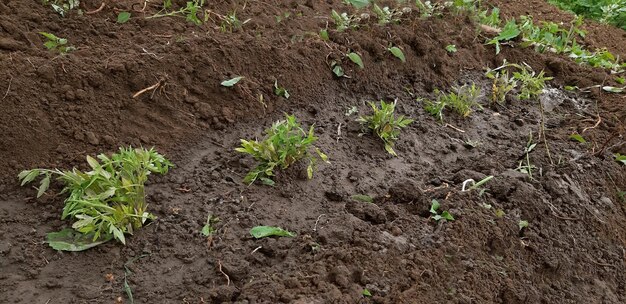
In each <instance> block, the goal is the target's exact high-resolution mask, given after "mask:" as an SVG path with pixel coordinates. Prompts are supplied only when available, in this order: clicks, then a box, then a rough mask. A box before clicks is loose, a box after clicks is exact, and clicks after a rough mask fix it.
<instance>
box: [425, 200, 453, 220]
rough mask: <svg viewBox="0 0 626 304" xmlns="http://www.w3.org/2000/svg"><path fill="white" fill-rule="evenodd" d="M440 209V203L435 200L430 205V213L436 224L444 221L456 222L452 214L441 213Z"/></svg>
mask: <svg viewBox="0 0 626 304" xmlns="http://www.w3.org/2000/svg"><path fill="white" fill-rule="evenodd" d="M439 207H441V205H440V204H439V201H437V200H436V199H433V200H432V201H431V205H430V213H431V214H432V219H433V220H435V222H439V221H440V220H442V219H444V220H446V221H454V216H452V214H450V212H448V211H442V212H441V213H439V211H438V210H439Z"/></svg>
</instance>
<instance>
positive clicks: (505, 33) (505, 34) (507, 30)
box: [487, 20, 521, 55]
mask: <svg viewBox="0 0 626 304" xmlns="http://www.w3.org/2000/svg"><path fill="white" fill-rule="evenodd" d="M520 33H521V31H520V29H519V27H518V26H517V24H516V23H515V20H511V21H509V22H507V24H506V25H504V28H503V29H502V31H501V32H500V34H499V35H498V36H496V37H494V38H493V39H491V40H489V41H488V42H487V44H494V45H495V46H496V55H497V54H500V43H501V42H503V41H507V40H511V39H513V38H515V37H517V36H519V34H520Z"/></svg>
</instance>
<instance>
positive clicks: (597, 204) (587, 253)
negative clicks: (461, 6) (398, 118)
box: [0, 0, 626, 303]
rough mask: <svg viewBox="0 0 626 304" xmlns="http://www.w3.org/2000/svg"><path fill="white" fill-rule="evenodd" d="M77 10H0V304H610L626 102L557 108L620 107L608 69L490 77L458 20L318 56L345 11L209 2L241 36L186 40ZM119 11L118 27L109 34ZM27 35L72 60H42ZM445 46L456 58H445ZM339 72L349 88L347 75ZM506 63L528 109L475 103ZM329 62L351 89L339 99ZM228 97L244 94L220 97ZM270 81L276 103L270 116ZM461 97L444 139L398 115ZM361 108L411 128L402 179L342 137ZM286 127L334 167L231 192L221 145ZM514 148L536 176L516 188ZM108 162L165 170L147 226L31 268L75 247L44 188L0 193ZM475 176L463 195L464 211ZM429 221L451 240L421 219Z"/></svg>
mask: <svg viewBox="0 0 626 304" xmlns="http://www.w3.org/2000/svg"><path fill="white" fill-rule="evenodd" d="M173 2H174V4H175V5H176V6H179V5H181V4H183V1H173ZM486 2H488V3H484V4H485V5H496V6H498V7H500V8H501V10H502V14H503V16H504V17H509V18H510V17H514V16H519V15H525V14H530V15H533V16H534V17H535V19H537V20H550V21H556V22H563V23H564V24H567V22H569V21H570V20H571V18H572V15H570V14H568V13H565V12H562V11H559V10H558V9H556V8H554V7H552V6H550V5H548V4H546V3H545V2H544V1H538V0H525V1H486ZM144 5H145V6H144ZM81 6H82V10H83V11H84V12H90V13H89V14H87V13H85V14H82V15H79V14H76V13H72V14H70V15H69V16H68V17H65V18H61V17H60V16H58V15H57V14H56V13H55V12H54V11H52V10H51V9H50V8H48V7H45V6H43V5H41V4H40V2H39V1H18V0H3V1H1V2H0V59H1V60H0V81H1V82H0V159H2V162H0V257H1V259H0V302H2V303H131V301H130V299H129V297H128V295H127V293H126V291H125V290H126V289H130V290H132V294H133V298H134V302H135V303H625V302H626V272H625V271H624V270H625V269H626V224H624V223H626V208H625V207H626V204H625V203H626V202H625V201H624V197H623V194H622V196H620V193H623V191H626V169H625V166H623V165H620V164H619V163H618V162H616V161H614V159H613V155H614V154H615V153H621V154H626V144H625V140H624V135H625V131H624V126H625V125H626V98H624V95H623V94H622V95H620V94H609V93H606V92H603V91H601V90H599V89H591V91H590V92H588V93H576V92H565V91H562V90H561V89H560V88H562V87H563V86H564V85H572V86H573V85H575V86H579V87H581V88H582V87H589V86H593V85H597V84H609V85H616V84H615V82H614V78H615V77H614V76H613V75H610V73H609V72H608V71H604V70H601V69H594V68H589V67H585V66H580V65H577V64H575V63H573V62H572V61H570V60H569V59H568V58H566V57H564V56H560V55H554V54H549V53H546V54H539V53H535V52H534V51H533V50H532V49H524V48H520V47H519V46H505V47H503V51H502V53H501V54H499V55H497V56H496V55H495V51H494V49H493V47H492V46H486V45H484V41H485V36H484V35H485V34H478V33H477V31H476V26H475V24H473V23H472V22H471V20H470V19H469V18H468V17H467V16H462V15H460V16H459V15H454V14H444V16H443V17H441V18H428V19H421V18H419V16H418V15H417V14H416V13H410V14H405V15H404V16H403V18H402V20H401V22H400V23H399V24H392V25H386V26H379V25H377V24H376V22H375V20H370V21H366V24H365V25H364V26H362V27H361V28H359V29H358V30H350V31H346V32H343V33H337V32H334V31H330V40H329V41H324V40H322V39H320V38H319V35H318V33H319V30H320V29H321V28H324V27H326V24H327V23H328V22H329V18H328V16H330V11H331V9H333V8H334V9H336V10H340V11H349V10H350V11H351V10H352V9H351V8H349V7H348V6H346V5H345V4H343V3H342V1H314V0H309V1H299V2H296V1H282V0H276V1H254V0H253V1H215V3H214V2H212V1H210V3H208V4H207V8H208V9H210V10H211V11H212V13H211V16H217V14H219V15H226V14H228V13H229V12H232V11H235V10H236V12H237V16H238V18H239V19H240V20H242V21H243V20H247V19H250V21H249V22H247V23H246V24H245V25H244V26H243V27H242V28H241V29H237V30H234V31H233V32H229V31H226V32H224V31H222V30H220V27H219V25H220V22H219V21H218V20H217V17H213V18H211V20H209V21H208V22H207V23H205V24H203V25H201V26H196V25H193V24H191V23H188V22H186V21H185V19H184V18H175V17H171V18H154V19H144V18H143V17H144V16H150V15H153V14H154V13H156V12H157V11H158V10H159V5H157V4H156V3H153V2H149V1H146V2H143V1H104V7H103V9H102V10H99V11H97V8H98V7H100V6H101V1H93V0H86V1H81ZM94 11H95V12H94ZM120 11H132V14H133V18H131V19H130V21H129V22H127V23H124V24H118V23H116V18H117V12H120ZM286 13H288V14H286ZM277 16H281V17H280V22H278V21H279V19H277ZM584 28H585V29H586V30H587V31H588V35H587V38H585V41H584V43H585V44H586V45H587V46H588V47H590V48H601V47H607V48H608V49H609V50H611V51H612V52H614V53H615V54H616V55H620V57H622V58H626V32H624V31H623V30H620V29H617V28H611V27H609V26H606V25H602V24H599V23H595V22H586V23H585V25H584ZM41 31H44V32H51V33H55V34H56V35H57V36H60V37H64V38H67V39H68V40H69V42H70V43H71V44H72V45H74V46H76V47H77V50H75V51H73V52H71V53H69V54H68V55H65V56H60V55H58V54H54V53H52V52H49V51H48V50H46V49H44V48H43V47H42V44H43V41H42V38H41V36H40V35H39V34H38V32H41ZM450 44H454V45H456V48H457V49H458V51H457V52H455V53H448V52H447V51H446V50H445V47H446V46H447V45H450ZM389 45H394V46H398V47H400V48H401V49H403V50H404V53H405V55H406V58H407V60H406V63H401V62H400V61H399V60H398V59H396V58H394V57H393V56H391V55H390V53H389V52H387V51H386V48H387V47H388V46H389ZM349 51H354V52H357V53H359V54H361V57H362V58H363V62H364V64H365V68H364V69H359V68H358V67H356V66H355V65H354V64H352V63H351V62H349V60H346V58H345V57H344V54H345V53H348V52H349ZM503 59H506V60H507V61H509V62H517V63H522V62H526V63H528V64H529V65H530V66H532V67H533V68H534V69H535V70H537V71H539V70H545V71H546V74H547V75H548V76H551V77H554V80H553V81H551V82H550V88H548V89H547V90H546V92H545V94H544V95H543V96H542V97H541V104H542V105H543V107H540V106H539V105H540V103H539V102H537V101H534V102H533V101H519V100H515V99H512V100H509V102H507V103H506V104H505V105H504V106H494V105H490V104H489V101H488V100H489V96H488V94H489V93H487V92H489V90H490V89H491V84H490V83H489V81H488V80H487V79H486V78H485V77H484V68H485V67H492V68H493V67H496V66H499V65H501V63H502V61H503ZM332 61H335V62H337V63H339V64H341V65H342V66H343V68H344V69H345V73H346V75H347V76H348V77H344V78H337V77H335V76H334V75H333V73H332V72H331V69H330V67H329V65H330V63H331V62H332ZM234 76H244V77H245V78H244V79H243V80H242V81H241V82H240V83H238V84H237V85H236V86H234V87H232V88H227V87H223V86H220V83H221V82H222V81H223V80H226V79H229V78H232V77H234ZM275 81H277V82H278V83H279V84H280V85H281V86H284V87H285V88H286V89H287V90H288V91H289V93H290V95H291V97H290V98H289V99H285V98H283V97H277V96H276V95H275V94H274V92H273V85H274V83H275ZM471 81H474V82H475V83H476V84H477V85H478V86H479V87H481V88H482V92H483V94H482V95H481V99H480V102H481V104H483V106H484V109H483V110H480V111H476V112H474V113H472V115H471V116H469V117H467V118H461V117H458V116H456V115H454V114H452V113H447V114H449V115H447V116H446V117H445V119H446V120H445V122H446V123H439V122H437V121H436V120H435V119H434V118H433V117H431V116H430V115H428V114H427V113H426V112H425V111H424V110H423V106H422V104H421V102H419V101H418V100H417V99H418V97H423V98H432V97H433V91H434V90H435V89H443V90H446V89H447V88H449V87H451V86H453V85H461V84H464V83H469V82H471ZM155 84H159V86H158V87H157V88H156V89H152V90H147V91H146V92H145V93H143V94H140V95H139V96H136V97H135V98H133V96H134V95H135V94H136V93H137V92H140V91H142V90H143V89H146V88H149V87H151V86H153V85H155ZM376 100H387V101H393V100H397V109H398V110H397V111H398V112H399V113H401V114H403V115H407V116H409V117H411V118H413V119H415V122H414V123H413V124H411V125H410V126H409V127H408V128H406V129H405V130H403V132H402V134H401V136H400V139H399V141H398V142H397V144H396V151H397V152H398V157H391V156H390V155H389V154H387V153H386V152H385V150H384V149H383V146H382V144H381V142H380V141H379V140H377V139H376V138H374V137H372V136H371V135H363V136H361V132H362V130H361V128H360V126H359V124H358V123H357V122H355V119H356V116H357V115H358V114H352V115H348V114H349V113H350V112H353V111H351V109H353V107H356V109H358V111H359V112H358V113H360V114H366V113H368V105H367V102H368V101H376ZM542 109H543V114H542ZM284 113H290V114H295V115H296V116H297V117H298V119H299V121H300V122H301V123H302V124H303V125H305V126H310V125H315V130H316V134H317V135H318V136H319V141H318V142H317V143H316V144H317V146H318V147H319V148H320V149H322V150H323V151H324V152H326V154H328V155H329V157H330V162H331V163H330V164H324V163H319V164H318V167H317V170H316V171H315V173H314V177H313V179H311V180H307V179H306V177H304V178H303V176H306V174H302V172H301V171H302V170H303V168H302V167H300V166H295V167H292V168H290V169H287V170H285V171H283V172H280V173H279V175H278V176H277V177H276V186H275V187H269V186H263V185H256V184H255V185H251V186H248V185H246V184H244V183H243V182H242V178H243V176H244V175H245V174H246V172H247V171H248V170H249V169H251V168H253V167H254V165H255V163H254V162H253V161H252V159H251V158H249V157H247V156H245V155H241V154H239V153H236V152H235V151H234V148H235V147H237V145H238V144H239V139H241V138H255V137H258V136H260V135H262V131H263V130H264V129H265V128H267V127H268V126H270V124H271V123H272V122H273V121H275V120H278V119H281V118H282V117H283V115H284ZM542 117H543V119H542ZM542 125H543V126H544V127H545V128H542ZM542 129H545V132H543V133H545V135H542V134H543V133H541V134H540V131H541V130H542ZM573 133H578V134H581V135H582V136H583V137H584V138H585V139H586V140H587V143H585V144H581V143H579V142H576V141H573V140H571V139H570V135H571V134H573ZM530 136H532V138H533V139H532V140H533V142H534V143H537V145H536V147H535V149H534V150H533V152H532V153H530V154H529V160H530V162H531V164H532V165H533V166H535V170H533V177H532V178H530V177H529V176H528V175H527V174H524V173H521V172H520V171H519V170H516V168H518V167H519V166H520V161H522V160H526V158H525V153H524V151H525V148H526V146H527V143H528V142H529V137H530ZM126 145H133V146H140V145H143V146H154V147H155V148H156V149H157V150H158V151H159V152H162V153H164V154H166V155H167V156H168V158H170V159H171V160H172V162H173V163H174V164H175V165H176V168H174V169H173V170H172V171H171V172H170V173H168V174H167V175H166V176H162V177H161V176H152V177H151V179H150V181H149V185H148V186H147V193H148V194H147V201H148V202H149V203H150V207H149V208H150V210H151V212H153V213H154V214H155V215H156V216H157V219H156V220H155V221H153V222H151V223H150V224H149V225H147V226H146V227H144V228H142V229H141V230H139V231H136V232H135V234H134V235H132V236H129V237H128V238H127V245H126V246H123V245H121V244H119V243H114V242H109V243H106V244H103V245H101V246H98V247H96V248H93V249H89V250H87V251H84V252H76V253H68V252H57V251H54V250H53V249H51V248H49V247H48V245H47V244H46V243H44V240H45V235H46V233H47V232H50V231H56V230H60V229H62V228H64V227H68V226H70V225H71V223H69V222H67V221H61V220H60V213H61V209H62V207H63V195H59V194H58V190H60V185H54V186H53V189H51V190H50V191H48V193H46V194H45V195H44V196H43V197H42V198H40V199H35V198H34V195H35V191H34V190H33V189H31V188H28V187H19V185H18V183H17V178H16V176H17V173H18V172H19V171H21V170H23V169H29V168H34V167H46V168H53V167H58V168H72V167H73V166H79V167H80V166H83V165H84V158H85V156H86V155H94V154H96V153H100V152H105V153H110V152H114V151H115V150H116V149H117V147H120V146H126ZM487 176H494V178H493V179H492V180H491V181H489V182H488V183H487V184H485V185H484V186H483V187H482V188H481V189H477V190H471V191H461V190H462V187H463V183H464V181H466V180H468V179H474V180H476V181H478V180H481V179H483V178H485V177H487ZM483 190H484V191H483ZM356 194H360V195H369V196H371V197H372V198H373V199H374V201H373V203H367V202H361V201H358V200H354V199H353V196H354V195H356ZM433 199H436V200H438V201H439V202H440V203H441V210H447V211H449V212H450V213H451V214H452V215H453V216H454V218H455V220H454V221H443V220H442V221H439V222H436V221H435V220H434V219H433V218H431V217H430V216H429V215H430V213H429V209H430V204H431V201H432V200H433ZM209 214H211V215H213V216H216V217H218V218H219V222H217V223H216V224H215V228H216V229H217V232H216V234H215V235H214V236H213V237H212V238H210V239H207V238H205V237H203V236H202V234H201V233H200V230H201V228H202V226H203V225H204V223H205V221H206V218H207V216H208V215H209ZM521 221H527V223H528V227H525V228H523V229H520V222H521ZM257 225H271V226H280V227H283V228H285V229H288V230H290V231H294V232H296V233H297V236H296V237H294V238H265V239H260V240H256V239H254V238H253V237H252V236H251V235H250V234H249V230H250V228H252V227H254V226H257ZM125 266H126V267H125ZM125 286H127V287H126V288H125ZM364 290H368V291H369V292H370V293H371V296H364V295H363V291H364Z"/></svg>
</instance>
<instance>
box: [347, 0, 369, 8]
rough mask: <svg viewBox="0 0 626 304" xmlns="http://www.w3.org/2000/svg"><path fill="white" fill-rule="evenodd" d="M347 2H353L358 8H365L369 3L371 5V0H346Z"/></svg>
mask: <svg viewBox="0 0 626 304" xmlns="http://www.w3.org/2000/svg"><path fill="white" fill-rule="evenodd" d="M345 1H346V2H347V3H350V4H352V6H354V7H356V8H364V7H366V6H368V5H370V1H369V0H345Z"/></svg>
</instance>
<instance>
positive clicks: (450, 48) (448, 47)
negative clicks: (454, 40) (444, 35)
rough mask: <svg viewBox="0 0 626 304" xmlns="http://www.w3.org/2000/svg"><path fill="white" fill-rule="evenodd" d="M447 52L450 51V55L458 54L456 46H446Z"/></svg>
mask: <svg viewBox="0 0 626 304" xmlns="http://www.w3.org/2000/svg"><path fill="white" fill-rule="evenodd" d="M446 51H448V53H456V52H457V49H456V45H454V44H448V45H446Z"/></svg>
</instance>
